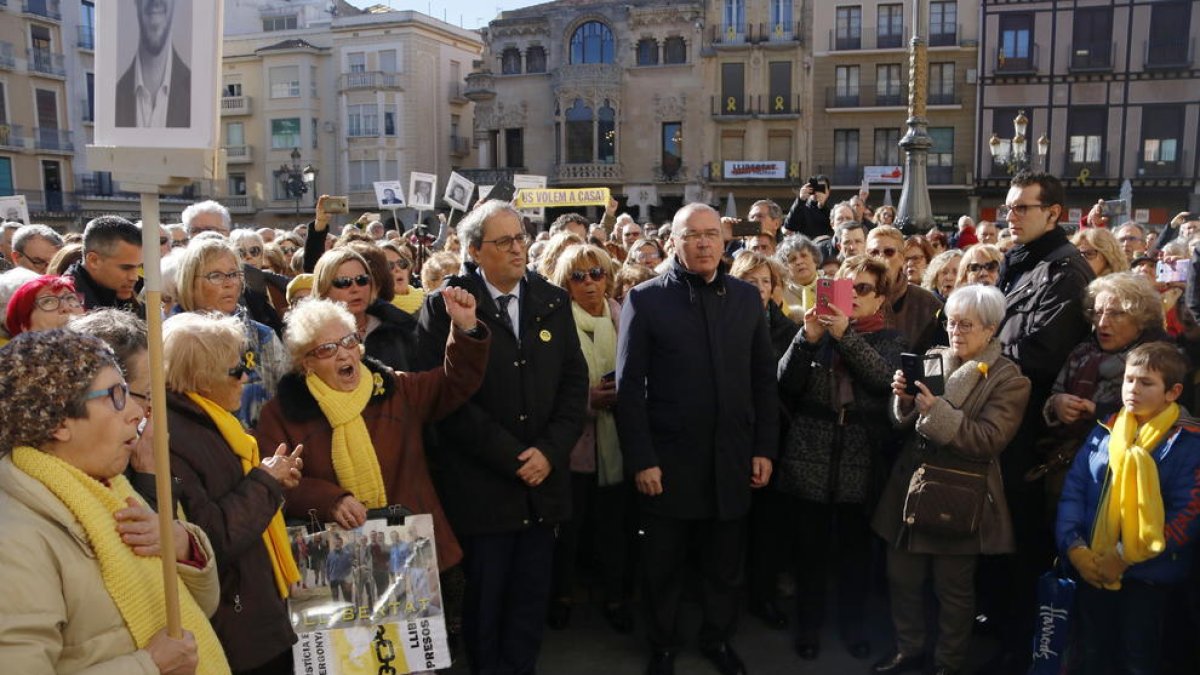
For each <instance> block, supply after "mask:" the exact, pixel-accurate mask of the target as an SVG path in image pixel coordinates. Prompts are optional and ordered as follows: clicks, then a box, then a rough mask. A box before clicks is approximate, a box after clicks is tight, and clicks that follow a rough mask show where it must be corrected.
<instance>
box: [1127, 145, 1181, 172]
mask: <svg viewBox="0 0 1200 675" xmlns="http://www.w3.org/2000/svg"><path fill="white" fill-rule="evenodd" d="M1189 166H1191V164H1189V163H1188V152H1187V150H1186V149H1184V150H1181V151H1179V152H1178V153H1177V154H1176V155H1175V159H1174V160H1170V161H1158V162H1155V161H1149V162H1148V161H1146V160H1145V159H1144V158H1142V157H1139V158H1138V171H1137V175H1138V177H1139V178H1186V177H1187V176H1188V172H1187V169H1186V167H1189Z"/></svg>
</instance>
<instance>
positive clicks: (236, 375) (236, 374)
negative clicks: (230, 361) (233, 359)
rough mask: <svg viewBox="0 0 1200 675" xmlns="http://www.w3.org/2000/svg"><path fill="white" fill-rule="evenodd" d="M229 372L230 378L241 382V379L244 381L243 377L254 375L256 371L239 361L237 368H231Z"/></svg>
mask: <svg viewBox="0 0 1200 675" xmlns="http://www.w3.org/2000/svg"><path fill="white" fill-rule="evenodd" d="M227 372H228V373H229V376H230V377H232V378H233V379H235V380H240V379H242V376H243V375H247V374H249V373H253V372H254V369H253V368H251V367H250V366H248V365H246V362H245V361H239V362H238V364H237V365H236V366H234V367H232V368H230V369H229V370H228V371H227Z"/></svg>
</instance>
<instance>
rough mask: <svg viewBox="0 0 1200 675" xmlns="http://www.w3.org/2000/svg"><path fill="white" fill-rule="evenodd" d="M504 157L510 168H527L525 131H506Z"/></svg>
mask: <svg viewBox="0 0 1200 675" xmlns="http://www.w3.org/2000/svg"><path fill="white" fill-rule="evenodd" d="M504 155H505V157H506V158H507V160H508V166H509V168H520V167H523V166H525V133H524V130H523V129H519V128H518V129H505V130H504Z"/></svg>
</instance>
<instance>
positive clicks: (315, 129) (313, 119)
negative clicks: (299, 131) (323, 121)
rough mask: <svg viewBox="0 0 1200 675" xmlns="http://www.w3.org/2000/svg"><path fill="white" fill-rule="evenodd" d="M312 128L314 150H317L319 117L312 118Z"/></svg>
mask: <svg viewBox="0 0 1200 675" xmlns="http://www.w3.org/2000/svg"><path fill="white" fill-rule="evenodd" d="M311 129H312V147H313V150H316V149H317V135H318V134H317V118H315V117H314V118H312V127H311Z"/></svg>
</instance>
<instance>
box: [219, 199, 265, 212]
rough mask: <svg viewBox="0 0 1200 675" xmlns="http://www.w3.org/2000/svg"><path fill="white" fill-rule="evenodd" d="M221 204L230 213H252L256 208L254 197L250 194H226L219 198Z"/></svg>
mask: <svg viewBox="0 0 1200 675" xmlns="http://www.w3.org/2000/svg"><path fill="white" fill-rule="evenodd" d="M221 204H222V205H223V206H225V208H227V209H229V210H230V212H232V213H254V212H255V211H256V210H258V205H257V204H256V203H255V199H254V197H251V196H250V195H226V196H224V197H222V198H221Z"/></svg>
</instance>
